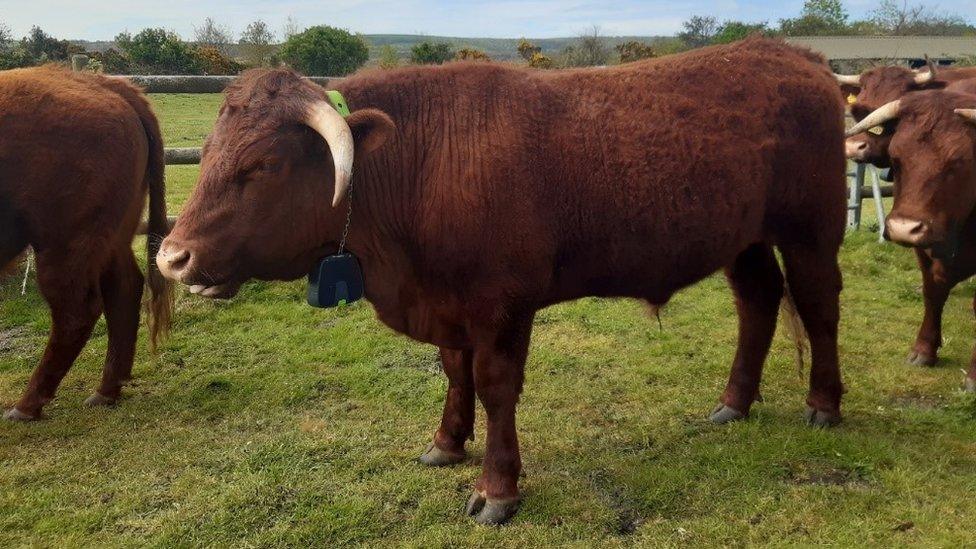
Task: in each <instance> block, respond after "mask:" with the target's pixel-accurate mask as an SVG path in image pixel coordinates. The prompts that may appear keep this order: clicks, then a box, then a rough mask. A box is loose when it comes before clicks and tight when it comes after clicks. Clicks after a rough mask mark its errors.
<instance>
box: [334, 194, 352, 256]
mask: <svg viewBox="0 0 976 549" xmlns="http://www.w3.org/2000/svg"><path fill="white" fill-rule="evenodd" d="M346 197H347V199H348V200H349V209H348V210H347V211H346V226H345V227H343V228H342V238H341V239H340V240H339V251H338V252H336V253H337V254H339V255H341V254H342V251H343V250H345V249H346V237H347V236H349V225H350V224H351V223H352V177H350V179H349V192H348V193H347V195H346Z"/></svg>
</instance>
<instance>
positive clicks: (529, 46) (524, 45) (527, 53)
mask: <svg viewBox="0 0 976 549" xmlns="http://www.w3.org/2000/svg"><path fill="white" fill-rule="evenodd" d="M515 49H517V50H518V53H519V56H520V57H521V58H522V59H525V60H526V61H529V62H531V61H532V57H533V56H534V55H535V54H537V53H542V48H540V47H539V46H536V45H535V44H533V43H532V42H529V41H528V40H526V39H525V38H522V39H520V40H519V43H518V46H516V47H515Z"/></svg>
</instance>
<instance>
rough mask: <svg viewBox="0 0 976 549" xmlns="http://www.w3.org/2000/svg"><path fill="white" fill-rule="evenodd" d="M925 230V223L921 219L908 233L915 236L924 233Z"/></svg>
mask: <svg viewBox="0 0 976 549" xmlns="http://www.w3.org/2000/svg"><path fill="white" fill-rule="evenodd" d="M923 232H925V225H924V224H923V223H922V222H921V221H919V222H918V223H916V224H915V225H914V226H912V227H911V228H910V229H908V234H910V235H913V236H914V235H919V234H922V233H923Z"/></svg>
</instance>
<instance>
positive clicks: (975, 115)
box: [952, 109, 976, 122]
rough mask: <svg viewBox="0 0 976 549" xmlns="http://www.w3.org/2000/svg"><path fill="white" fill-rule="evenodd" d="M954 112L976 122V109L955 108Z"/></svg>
mask: <svg viewBox="0 0 976 549" xmlns="http://www.w3.org/2000/svg"><path fill="white" fill-rule="evenodd" d="M952 112H954V113H956V114H958V115H959V116H961V117H963V118H965V119H967V120H968V121H970V122H976V109H953V111H952Z"/></svg>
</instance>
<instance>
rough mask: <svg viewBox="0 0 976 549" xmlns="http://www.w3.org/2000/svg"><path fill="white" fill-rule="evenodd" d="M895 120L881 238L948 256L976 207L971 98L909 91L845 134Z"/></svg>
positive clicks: (974, 98) (974, 99) (975, 115)
mask: <svg viewBox="0 0 976 549" xmlns="http://www.w3.org/2000/svg"><path fill="white" fill-rule="evenodd" d="M895 120H897V121H898V129H897V131H895V132H894V134H893V135H892V137H891V143H890V144H889V147H888V154H889V156H890V157H891V166H892V170H893V174H894V177H895V203H894V206H893V207H892V210H891V213H890V214H889V215H888V218H887V220H886V221H885V236H886V237H887V238H889V239H890V240H893V241H895V242H898V243H900V244H904V245H906V246H915V247H920V248H930V249H931V250H932V251H933V252H934V253H935V254H937V255H942V256H951V255H952V254H953V252H954V251H955V246H956V242H957V238H958V233H959V231H960V230H961V229H962V228H963V225H964V224H965V223H966V221H967V220H968V219H969V218H970V216H971V215H972V214H973V211H974V209H976V95H971V94H965V93H959V92H951V91H942V90H938V91H927V92H918V93H912V94H909V95H906V96H905V97H903V98H901V99H897V100H895V101H892V102H890V103H887V104H885V105H883V106H882V107H880V108H879V109H877V110H876V111H874V112H872V113H870V114H869V115H868V116H866V117H864V119H863V120H861V121H860V122H859V123H857V124H856V125H855V126H854V127H853V128H851V129H850V130H849V131H848V135H855V134H857V133H860V132H863V131H866V130H868V129H869V128H872V127H876V126H878V125H882V124H886V123H889V122H892V121H895Z"/></svg>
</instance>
